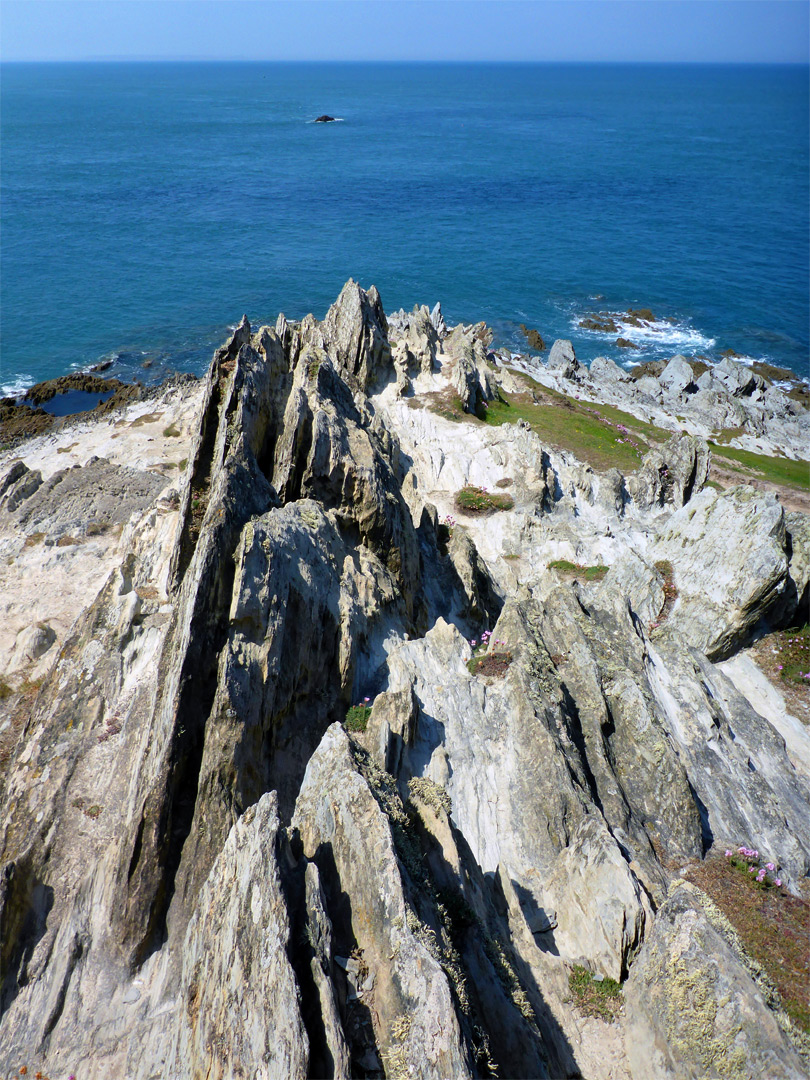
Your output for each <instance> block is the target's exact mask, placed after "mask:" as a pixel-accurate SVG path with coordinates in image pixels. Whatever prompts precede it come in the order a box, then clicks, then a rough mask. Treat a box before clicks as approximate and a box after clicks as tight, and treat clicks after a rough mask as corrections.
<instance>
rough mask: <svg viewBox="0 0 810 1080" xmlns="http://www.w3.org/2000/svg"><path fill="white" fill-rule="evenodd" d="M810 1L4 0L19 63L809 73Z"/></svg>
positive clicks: (0, 41) (7, 40)
mask: <svg viewBox="0 0 810 1080" xmlns="http://www.w3.org/2000/svg"><path fill="white" fill-rule="evenodd" d="M809 43H810V2H808V0H1V2H0V58H1V59H3V60H6V61H12V60H99V59H115V60H119V59H120V60H125V59H133V60H150V59H154V60H170V59H177V60H207V59H222V60H243V59H249V60H565V61H568V60H581V61H589V60H590V61H593V60H607V61H703V62H707V61H708V62H711V61H720V62H738V63H784V62H791V63H797V62H798V63H808V60H810V44H809Z"/></svg>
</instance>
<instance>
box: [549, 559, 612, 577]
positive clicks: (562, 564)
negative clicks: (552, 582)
mask: <svg viewBox="0 0 810 1080" xmlns="http://www.w3.org/2000/svg"><path fill="white" fill-rule="evenodd" d="M548 568H549V570H556V571H557V573H559V574H565V575H566V576H568V577H572V578H577V579H581V580H583V581H601V580H602V578H603V577H604V576H605V574H606V573H607V572H608V567H607V566H602V565H599V566H581V565H580V564H579V563H572V562H569V561H568V560H567V559H555V560H554V562H550V563H549V564H548Z"/></svg>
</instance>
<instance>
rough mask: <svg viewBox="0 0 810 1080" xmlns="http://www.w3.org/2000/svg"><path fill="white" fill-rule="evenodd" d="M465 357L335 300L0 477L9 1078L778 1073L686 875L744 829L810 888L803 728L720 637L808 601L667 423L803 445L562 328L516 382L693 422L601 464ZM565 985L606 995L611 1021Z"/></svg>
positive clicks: (461, 332)
mask: <svg viewBox="0 0 810 1080" xmlns="http://www.w3.org/2000/svg"><path fill="white" fill-rule="evenodd" d="M491 343H492V334H491V331H489V329H488V328H487V327H486V326H485V325H484V324H475V325H471V326H466V325H464V326H459V327H456V328H453V329H448V328H447V327H446V325H445V324H444V320H443V319H442V317H441V312H440V310H436V309H434V310H433V311H432V312H431V311H430V310H429V309H428V308H427V307H417V308H415V309H414V310H413V311H412V312H407V313H406V312H399V313H396V314H395V315H394V316H392V317H391V319H386V317H385V313H384V311H383V308H382V304H381V301H380V298H379V296H378V294H377V292H376V290H374V289H372V290H369V291H368V292H365V291H364V290H363V289H361V288H360V287H359V286H358V285H357V284H356V283H354V282H349V283H348V284H347V285H346V287H345V288H344V290H343V291H342V293H341V295H340V297H339V298H338V300H337V302H336V303H335V304H334V305H333V306H332V308H330V310H329V312H328V313H327V316H326V318H325V319H324V320H323V321H321V322H319V321H317V320H316V319H314V318H313V317H312V316H307V318H305V319H304V320H302V321H300V322H293V321H291V320H287V319H286V318H284V316H279V317H278V319H277V320H276V322H275V325H274V326H269V325H268V326H263V327H261V328H260V329H259V330H257V331H255V332H254V331H253V330H252V328H251V327H250V325H249V323H248V321H247V320H246V319H243V320H242V322H241V323H240V324H239V326H238V327H237V330H236V331H235V333H234V335H233V337H232V338H231V339H230V340H229V341H228V342H227V343H226V344H225V345H223V346H222V348H220V349H218V350H217V351H216V353H215V355H214V358H213V360H212V363H211V367H210V370H209V372H208V375H207V377H206V378H205V379H204V380H202V381H201V382H200V383H199V384H198V385H196V386H193V387H187V388H179V389H176V390H172V391H171V392H169V391H167V392H166V395H165V397H160V398H156V399H154V401H152V402H151V403H144V402H140V403H137V405H134V406H128V407H127V409H126V410H123V411H120V412H118V413H114V414H111V415H110V416H109V417H107V418H105V419H103V420H102V421H101V422H99V423H96V424H89V423H85V422H82V423H80V424H79V423H77V424H73V425H67V426H65V427H64V428H63V429H61V430H60V431H59V432H57V433H55V434H50V435H48V436H47V437H41V438H39V439H35V440H31V441H29V442H26V443H23V444H21V445H20V446H19V447H17V448H16V449H15V450H14V451H13V452H12V453H11V454H9V453H5V454H1V455H0V556H2V557H0V652H2V655H3V656H4V658H5V661H4V671H3V672H2V673H0V675H2V682H1V683H0V691H1V692H0V757H2V761H3V769H2V771H0V863H2V873H1V874H0V964H1V965H2V966H1V968H0V970H2V983H1V984H0V1070H2V1071H5V1072H9V1073H11V1072H13V1071H18V1069H19V1066H20V1063H21V1062H23V1061H26V1062H28V1067H29V1075H32V1074H33V1071H35V1070H36V1069H39V1070H40V1071H42V1072H44V1073H49V1074H50V1075H52V1076H55V1075H63V1074H64V1075H69V1073H70V1071H71V1070H74V1071H75V1072H76V1075H81V1076H86V1077H89V1078H95V1077H99V1078H101V1077H107V1076H126V1077H136V1078H141V1077H143V1078H144V1080H146V1078H147V1077H149V1078H154V1077H155V1076H157V1074H158V1073H160V1074H161V1075H165V1076H172V1077H189V1078H191V1077H196V1076H202V1075H206V1076H211V1077H212V1078H214V1077H219V1078H221V1080H225V1078H226V1077H229V1076H234V1077H235V1076H240V1075H242V1076H248V1075H249V1076H252V1077H260V1078H262V1080H264V1078H268V1080H269V1078H270V1077H279V1078H281V1077H295V1076H301V1077H304V1076H336V1077H346V1078H348V1077H350V1076H359V1075H363V1076H368V1077H379V1076H382V1075H387V1076H413V1077H424V1078H426V1080H427V1078H434V1077H435V1078H439V1077H444V1076H454V1077H456V1076H460V1077H465V1076H469V1077H473V1076H485V1075H493V1074H494V1073H496V1072H497V1074H498V1075H502V1076H513V1077H555V1078H556V1077H572V1078H573V1077H575V1076H579V1075H587V1076H589V1077H593V1078H595V1080H629V1078H630V1074H631V1072H632V1074H633V1080H637V1078H639V1077H645V1076H650V1075H674V1074H675V1073H676V1071H677V1068H678V1067H679V1064H680V1063H683V1068H684V1069H686V1070H691V1075H694V1076H702V1075H711V1067H713V1065H714V1063H716V1062H718V1061H720V1060H721V1052H723V1051H724V1048H725V1051H727V1052H728V1054H729V1055H731V1057H729V1058H728V1060H733V1061H736V1060H737V1057H734V1056H733V1055H738V1056H739V1051H740V1049H742V1052H743V1053H744V1055H745V1060H746V1061H752V1062H755V1063H756V1067H757V1069H758V1070H759V1073H760V1074H761V1075H794V1074H795V1073H791V1071H790V1070H791V1069H794V1067H795V1054H794V1050H793V1049H792V1047H791V1045H790V1044H789V1040H788V1041H786V1038H787V1037H786V1036H785V1035H784V1033H783V1029H782V1028H781V1027H780V1026H779V1022H778V1019H775V1018H776V1017H777V1012H776V1011H775V1009H774V1008H773V1007H772V1006H773V1002H769V1001H763V1000H760V998H758V996H757V995H758V994H759V990H758V988H757V985H756V984H755V983H754V982H752V980H751V979H750V978H748V976H747V974H746V971H745V965H744V963H743V962H742V961H741V959H740V957H739V956H738V955H737V953H735V952H734V949H733V948H732V946H731V945H729V942H728V940H727V939H726V938H725V937H724V936H723V933H721V932H720V931H718V930H717V927H716V925H715V922H716V919H715V922H713V921H712V917H713V916H712V915H711V913H710V912H709V913H707V912H708V909H707V908H706V907H705V906H704V905H703V902H702V901H700V900H699V898H698V900H695V895H694V891H692V892H690V888H691V887H687V886H685V885H683V884H680V883H679V882H678V879H677V878H676V877H675V874H676V873H678V872H683V873H689V872H690V867H695V866H697V865H698V864H699V862H700V860H702V859H703V858H704V857H705V858H710V859H711V858H714V857H715V855H716V853H717V850H718V849H723V848H724V847H725V845H731V844H736V843H740V842H742V841H750V842H755V843H757V844H758V845H759V847H760V848H761V850H762V851H763V852H765V853H767V856H768V857H769V858H771V859H772V860H773V861H774V862H775V863H777V862H778V864H779V866H780V874H781V875H782V878H783V880H784V885H783V888H784V889H785V890H790V891H791V892H793V893H794V894H798V893H800V891H801V889H802V888H804V887H805V885H806V880H805V879H806V878H807V874H808V870H810V833H808V824H807V823H808V821H810V796H808V790H810V789H809V788H808V783H807V778H808V762H810V753H809V752H808V749H807V746H808V744H807V737H806V729H804V728H803V727H797V726H796V725H795V724H794V723H792V722H791V721H790V718H786V717H785V716H784V715H783V710H782V706H781V704H780V699H779V696H778V694H777V693H776V691H775V690H774V688H773V687H771V686H770V684H769V683H767V681H765V678H764V676H763V675H762V673H761V672H759V671H758V669H755V668H752V665H751V663H750V662H749V661H747V660H746V659H745V657H744V656H743V655H742V654H741V653H740V650H741V649H742V647H743V646H745V645H747V644H748V643H749V642H750V641H751V640H753V639H754V638H756V636H757V635H759V634H760V633H762V632H765V631H767V630H768V629H769V628H770V627H772V626H777V625H786V624H787V622H789V621H790V620H793V619H796V618H799V617H800V613H801V611H802V610H803V605H805V604H806V596H807V589H808V576H809V575H810V570H808V567H810V555H809V554H808V552H810V547H809V546H808V537H810V530H809V529H808V526H807V519H806V518H805V517H804V516H803V515H802V514H800V513H790V514H785V513H784V510H783V508H782V506H781V505H780V503H779V502H778V501H777V499H776V498H775V497H774V496H773V495H772V494H768V493H767V492H763V491H761V490H754V489H753V488H745V487H737V488H734V489H732V490H730V491H727V492H725V493H724V494H718V493H717V492H716V491H714V490H712V491H709V490H705V489H704V484H705V481H706V479H707V475H708V468H709V453H708V449H707V447H706V444H705V443H704V442H703V441H702V439H701V438H700V437H699V436H700V435H701V434H708V433H709V431H710V426H709V421H708V419H707V417H708V416H709V413H708V412H707V411H706V410H717V413H716V415H715V416H714V421H716V420H717V416H722V417H723V418H724V421H723V422H726V421H728V422H731V421H733V420H735V418H736V419H740V418H742V419H741V423H743V422H744V427H745V432H746V434H745V435H744V436H741V439H742V440H743V441H744V440H746V439H749V440H753V439H754V438H756V440H758V441H759V442H761V443H763V444H766V445H767V446H770V447H775V446H777V445H778V446H780V447H782V448H783V449H784V452H785V453H787V454H794V453H796V452H798V451H797V446H798V444H799V436H800V435H802V433H806V421H805V419H804V418H803V416H802V415H799V414H798V413H795V414H794V413H793V412H791V411H790V410H791V409H792V408H793V403H792V402H791V403H790V405H786V404H785V403H784V402H782V401H781V400H779V399H778V398H777V397H776V396H775V395H774V394H773V393H772V392H771V390H768V391H762V389H761V387H760V386H759V384H758V383H757V381H756V379H754V380H753V381H751V380H750V379H749V380H746V379H745V378H744V377H743V373H740V372H738V371H737V370H736V368H735V367H734V366H733V365H729V364H726V365H725V367H724V368H723V370H722V371H719V372H718V373H716V374H713V375H712V376H711V377H710V378H709V379H705V380H703V384H702V385H703V386H704V389H700V390H697V391H695V390H694V389H693V388H692V386H691V385H690V383H689V382H687V381H686V380H687V370H686V369H688V371H689V374H691V372H692V368H691V366H690V365H689V364H688V363H686V361H683V360H682V359H680V358H675V359H674V360H673V361H671V362H670V364H669V365H668V366H667V368H666V369H665V370H664V372H663V373H662V375H661V376H660V377H655V376H652V375H651V376H648V378H647V379H646V381H645V380H635V379H633V378H631V377H629V376H627V375H626V374H625V373H623V372H622V371H621V370H620V369H618V368H616V367H615V365H611V363H610V362H609V361H602V362H601V363H600V362H595V363H594V364H593V366H592V368H591V371H590V373H588V372H587V371H586V370H585V369H584V368H582V367H581V366H580V365H579V364H578V362H577V361H576V357H575V356H574V355H573V350H572V349H570V347H569V344H570V343H566V342H557V343H556V344H555V346H554V348H553V349H552V350H551V358H550V363H549V365H548V366H545V365H543V366H542V370H539V371H537V370H536V368H534V367H533V368H532V371H533V372H535V374H536V376H537V381H539V382H541V383H542V384H543V385H545V386H547V387H549V388H552V389H556V390H558V391H559V392H561V393H564V394H568V393H571V394H576V395H579V397H580V399H581V400H585V399H587V398H588V396H589V395H591V396H592V397H593V399H594V400H604V401H605V402H608V403H610V402H613V403H619V404H620V405H621V407H628V408H630V407H632V409H633V410H634V411H635V412H636V414H637V415H642V416H643V417H644V418H650V419H652V420H654V421H656V422H659V421H660V423H661V425H662V427H665V428H667V430H671V429H672V428H675V427H677V428H678V429H680V428H681V427H684V428H686V429H687V430H688V431H690V432H691V433H692V434H691V435H688V436H684V435H682V433H681V431H680V430H678V431H676V432H675V434H674V435H673V437H672V438H670V439H668V440H666V441H665V440H663V439H662V441H661V444H660V445H655V446H652V447H651V449H650V451H649V453H648V454H647V455H646V456H645V458H644V460H643V461H642V462H641V463H640V466H639V468H638V469H637V470H636V471H635V473H633V474H630V475H627V476H625V475H623V474H622V473H621V472H620V471H619V470H618V469H611V470H608V471H606V472H604V473H600V472H598V471H597V470H595V469H594V468H593V467H591V466H589V465H586V464H584V463H583V462H580V461H578V460H577V459H576V457H575V456H574V455H573V454H571V453H570V452H565V451H561V450H559V449H557V448H555V447H553V446H550V445H548V444H547V440H546V439H544V438H542V437H541V436H540V435H538V434H537V433H536V432H535V431H533V430H531V429H530V427H529V426H528V424H527V423H525V422H521V423H518V424H504V425H502V426H493V425H490V424H487V423H485V422H483V421H482V420H481V419H479V418H478V416H485V415H486V414H485V409H486V407H487V402H490V401H492V399H493V395H495V394H496V393H498V392H499V391H500V392H507V393H519V394H526V395H527V399H526V400H529V399H530V395H531V394H532V393H535V392H537V387H536V386H535V385H534V384H531V385H529V384H527V383H524V382H523V381H522V376H521V374H520V371H521V365H522V362H521V361H515V362H514V364H513V366H512V368H511V369H510V370H506V369H505V368H504V364H505V363H506V362H507V361H505V359H504V353H503V350H501V351H500V352H499V353H493V352H491V351H490V345H491ZM684 365H685V366H684ZM524 366H525V365H524ZM533 377H534V376H533ZM594 395H595V397H594ZM547 396H548V398H549V399H551V398H552V397H553V395H547ZM553 400H555V401H556V400H557V399H556V398H554V399H553ZM785 400H786V401H787V399H785ZM459 405H460V406H461V408H459ZM147 407H148V408H151V410H152V411H151V412H148V411H144V410H145V409H146V408H147ZM560 407H561V408H564V405H562V404H561V405H560ZM464 409H466V413H465V412H464V411H463V410H464ZM768 410H771V412H769V411H768ZM774 410H776V411H778V417H777V418H776V419H773V418H772V413H773V411H774ZM679 413H682V414H683V415H685V416H686V417H687V420H686V421H685V422H684V423H683V424H681V423H680V422H677V423H676V422H675V421H674V420H673V416H676V417H677V415H678V414H679ZM665 421H666V422H665ZM714 421H713V422H714ZM711 430H713V428H711ZM470 485H472V486H476V487H480V488H483V489H487V491H486V492H485V493H484V494H487V493H489V494H495V493H506V494H508V496H509V498H510V501H511V505H510V506H509V508H508V509H505V510H503V511H499V512H497V513H491V514H477V513H475V512H474V510H473V512H470V511H469V508H468V510H467V511H464V510H459V509H458V507H457V505H456V496H457V493H458V491H459V490H460V489H461V488H463V487H465V486H470ZM91 525H92V526H94V527H93V528H90V527H89V526H91ZM550 564H555V565H550ZM723 657H727V658H728V659H725V660H723V662H722V664H720V663H715V662H714V661H715V660H719V659H720V658H723ZM780 710H782V712H780ZM673 868H679V869H678V870H675V869H673ZM729 950H731V951H729ZM575 964H581V965H582V966H584V967H585V968H586V969H587V970H588V971H590V972H591V973H592V974H593V975H594V976H595V977H596V978H597V979H598V978H600V977H611V978H615V979H626V978H627V977H628V975H629V979H628V981H627V982H626V983H625V986H626V994H625V998H624V1002H625V1006H624V1010H623V1012H620V1013H619V1014H618V1015H617V1018H616V1020H615V1021H614V1022H613V1023H606V1022H605V1021H603V1020H601V1019H598V1018H597V1017H595V1016H589V1015H586V1013H585V1012H583V1009H582V1007H581V1005H580V1004H579V1003H578V1000H576V999H575V998H574V996H573V995H572V991H571V988H570V986H569V976H570V974H571V971H572V967H573V965H575ZM683 964H686V969H685V970H686V971H687V974H689V973H693V974H694V976H695V980H696V981H695V982H694V989H695V994H696V995H698V997H699V1003H702V1004H701V1008H703V1007H704V1006H705V1010H704V1011H705V1013H706V1015H705V1017H703V1019H705V1021H706V1023H705V1024H703V1026H702V1027H701V1031H704V1032H705V1038H704V1039H703V1041H701V1040H700V1039H697V1038H696V1037H694V1036H695V1030H696V1029H695V1024H694V1022H693V1021H695V1017H697V1020H700V1019H701V1016H703V1014H702V1013H701V1014H700V1016H697V1012H699V1010H697V1012H696V1008H695V1005H694V1003H695V1002H697V1001H698V997H695V998H694V1000H693V998H692V997H690V996H689V994H691V990H689V993H687V994H686V996H685V997H684V992H682V991H683V985H684V984H683V971H682V968H683ZM679 965H680V966H679ZM690 978H691V975H690ZM747 978H748V981H746V979H747ZM692 985H693V984H692V983H689V987H692ZM684 1002H685V1003H686V1004H684ZM687 1006H688V1007H687ZM690 1010H691V1012H690ZM743 1017H754V1018H755V1022H754V1026H755V1028H756V1031H757V1038H756V1040H754V1039H753V1037H751V1038H750V1039H749V1038H748V1035H747V1033H745V1032H744V1033H743V1034H742V1035H741V1034H740V1030H742V1027H741V1025H742V1020H741V1019H740V1018H743ZM727 1020H728V1024H727V1023H726V1021H727ZM738 1021H739V1023H738ZM701 1024H702V1020H701ZM729 1024H730V1025H731V1028H733V1029H734V1031H735V1032H736V1034H735V1035H734V1038H733V1040H732V1041H731V1042H729V1041H728V1039H726V1034H727V1033H728V1031H729V1030H731V1028H729V1026H728V1025H729ZM724 1025H725V1026H724ZM724 1040H725V1041H724ZM755 1042H756V1045H754V1043H755ZM707 1055H708V1056H707ZM645 1070H646V1071H645ZM650 1070H653V1071H652V1072H650ZM655 1070H658V1072H656V1071H655ZM701 1070H702V1071H701ZM707 1070H708V1071H707ZM780 1070H781V1072H780Z"/></svg>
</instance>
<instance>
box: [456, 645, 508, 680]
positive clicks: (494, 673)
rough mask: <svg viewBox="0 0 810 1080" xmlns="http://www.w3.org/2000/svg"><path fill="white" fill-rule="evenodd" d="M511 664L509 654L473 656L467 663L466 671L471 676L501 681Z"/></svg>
mask: <svg viewBox="0 0 810 1080" xmlns="http://www.w3.org/2000/svg"><path fill="white" fill-rule="evenodd" d="M511 663H512V654H511V653H510V652H492V653H485V654H484V655H483V656H473V657H472V658H471V659H470V660H468V661H467V671H469V673H470V674H471V675H488V676H489V677H490V678H493V679H502V678H503V677H504V675H505V674H506V672H507V669H508V668H509V665H510V664H511Z"/></svg>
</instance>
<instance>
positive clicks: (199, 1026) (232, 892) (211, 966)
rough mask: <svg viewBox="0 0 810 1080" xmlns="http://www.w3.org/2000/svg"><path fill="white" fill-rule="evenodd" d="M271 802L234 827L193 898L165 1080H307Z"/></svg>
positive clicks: (268, 798) (271, 798) (304, 1041)
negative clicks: (248, 1079) (236, 1079)
mask: <svg viewBox="0 0 810 1080" xmlns="http://www.w3.org/2000/svg"><path fill="white" fill-rule="evenodd" d="M276 803H277V800H276V798H275V795H274V794H272V793H271V794H268V795H264V796H263V797H262V798H261V799H260V800H259V802H258V803H256V805H255V806H252V807H250V808H249V809H248V810H247V811H246V812H245V814H244V815H243V816H242V817H241V818H240V819H239V821H238V822H237V823H236V824H235V825H234V827H233V829H232V830H231V832H230V833H229V835H228V838H227V840H226V841H225V844H224V846H223V848H222V851H221V852H220V854H219V855H218V856H217V859H216V862H215V863H214V865H213V867H212V868H211V873H210V874H209V876H208V879H207V880H206V882H205V884H204V885H203V888H202V890H201V892H200V895H199V899H198V906H197V911H196V913H195V915H194V916H193V917H192V919H191V921H190V922H189V925H188V929H187V931H186V939H185V942H184V943H183V971H182V976H181V981H180V1001H181V1002H182V1003H183V1007H182V1008H181V1009H179V1010H178V1015H177V1025H176V1045H175V1047H174V1049H173V1051H172V1053H171V1055H170V1057H169V1061H168V1066H167V1068H168V1073H169V1075H171V1076H176V1077H189V1078H191V1077H194V1076H199V1075H203V1074H205V1075H206V1076H210V1077H212V1078H216V1080H226V1078H228V1077H232V1076H235V1075H239V1074H240V1073H242V1074H244V1075H257V1076H260V1077H262V1080H264V1078H265V1077H266V1078H267V1080H271V1078H273V1080H275V1078H278V1080H286V1078H288V1077H289V1078H294V1077H301V1078H302V1080H303V1078H304V1077H306V1076H308V1075H309V1073H308V1064H309V1040H308V1038H307V1034H306V1030H305V1028H304V1024H303V1021H302V1018H301V1012H300V1006H299V991H298V985H297V982H296V978H295V974H294V972H293V969H292V967H291V965H290V962H289V960H288V958H287V952H288V950H289V948H290V927H289V917H288V914H287V906H286V902H285V897H284V894H283V892H282V888H281V879H280V875H279V869H278V863H277V856H276V851H277V845H278V830H279V822H278V813H277V809H276ZM212 942H216V943H217V947H216V949H212V948H211V945H212ZM246 1017H249V1018H250V1019H249V1022H248V1023H245V1018H246Z"/></svg>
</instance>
